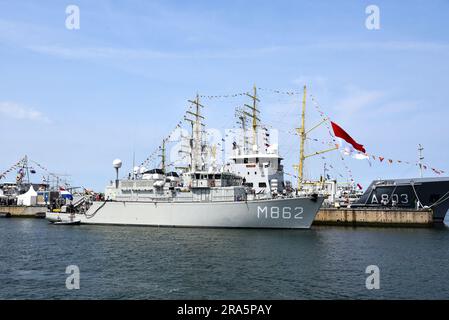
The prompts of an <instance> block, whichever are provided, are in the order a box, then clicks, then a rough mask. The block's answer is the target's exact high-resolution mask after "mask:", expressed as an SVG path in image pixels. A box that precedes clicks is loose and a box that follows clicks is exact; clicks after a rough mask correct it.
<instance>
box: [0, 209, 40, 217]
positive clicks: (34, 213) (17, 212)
mask: <svg viewBox="0 0 449 320" xmlns="http://www.w3.org/2000/svg"><path fill="white" fill-rule="evenodd" d="M46 211H47V207H46V206H30V207H26V206H0V215H2V216H7V217H19V218H36V217H45V212H46Z"/></svg>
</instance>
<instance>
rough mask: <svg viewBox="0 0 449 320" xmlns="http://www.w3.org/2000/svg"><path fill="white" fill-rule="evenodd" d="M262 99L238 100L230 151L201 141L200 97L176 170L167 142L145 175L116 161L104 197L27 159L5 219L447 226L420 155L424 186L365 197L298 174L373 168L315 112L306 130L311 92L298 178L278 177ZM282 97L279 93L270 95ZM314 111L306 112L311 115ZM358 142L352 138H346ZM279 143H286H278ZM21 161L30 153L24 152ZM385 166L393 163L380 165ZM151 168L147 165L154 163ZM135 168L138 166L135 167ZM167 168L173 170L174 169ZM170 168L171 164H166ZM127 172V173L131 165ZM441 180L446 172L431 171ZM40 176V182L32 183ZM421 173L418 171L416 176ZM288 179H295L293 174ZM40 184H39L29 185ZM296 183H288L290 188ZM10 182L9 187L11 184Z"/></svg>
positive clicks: (390, 182) (302, 122) (303, 104)
mask: <svg viewBox="0 0 449 320" xmlns="http://www.w3.org/2000/svg"><path fill="white" fill-rule="evenodd" d="M259 89H260V90H263V88H258V87H256V86H254V87H253V88H252V90H250V91H248V92H244V93H241V94H240V95H242V96H244V97H246V99H247V102H246V103H244V105H243V106H241V107H237V108H235V120H236V123H237V124H238V127H237V128H236V129H237V130H235V133H236V134H235V135H234V136H233V137H232V139H233V140H232V139H231V140H232V141H231V140H230V142H229V141H228V142H227V143H228V144H230V145H231V146H232V147H231V149H232V151H230V152H228V153H227V154H226V155H224V157H225V160H224V161H220V159H222V158H223V154H222V153H223V151H224V144H225V139H222V140H223V142H222V143H216V142H215V143H211V142H210V141H209V139H208V137H207V132H206V125H205V115H204V113H203V111H204V109H207V108H208V106H207V105H206V103H205V102H204V100H206V99H207V96H200V95H196V97H195V99H192V100H189V101H188V103H189V108H188V110H187V111H186V112H185V114H184V116H183V118H182V120H181V121H180V122H179V123H178V125H177V128H180V127H181V124H182V123H183V124H185V125H186V126H187V128H188V130H184V134H181V135H180V141H181V143H180V144H181V147H180V149H179V150H178V155H179V158H180V159H181V160H182V161H180V163H175V161H173V159H168V156H167V148H168V147H167V145H168V144H169V143H170V136H167V137H164V138H163V139H161V141H162V143H161V146H160V147H158V148H157V149H156V150H155V152H153V153H152V155H151V156H150V157H149V158H148V159H147V160H145V161H144V162H142V164H141V165H139V166H136V165H135V164H134V163H133V165H132V170H131V172H127V173H126V174H123V173H122V172H121V171H122V170H123V168H122V166H123V163H122V161H121V160H120V159H116V160H114V161H113V168H114V170H115V173H116V175H115V180H114V181H111V183H110V184H109V185H107V186H106V188H105V190H104V191H101V192H94V191H92V190H89V189H87V188H84V187H73V186H71V185H70V183H68V182H67V181H65V180H66V179H64V175H58V174H55V173H52V172H50V171H49V170H48V169H46V168H45V167H44V166H43V165H41V164H39V163H38V162H35V161H33V160H32V159H29V158H28V156H24V157H23V158H22V159H20V160H19V161H18V162H17V163H16V164H14V165H13V166H11V167H10V168H7V169H6V170H5V171H4V172H3V173H0V174H1V175H0V215H1V216H2V217H37V218H46V219H47V220H48V221H49V222H50V223H52V224H55V225H78V224H101V225H144V226H156V227H207V228H209V227H210V228H262V229H264V228H280V229H309V228H310V227H311V226H312V224H313V225H334V226H385V227H390V226H393V227H436V226H442V225H444V220H445V217H446V213H447V211H448V210H449V178H447V177H433V178H432V177H423V173H422V172H423V169H427V165H426V164H424V163H423V160H424V157H423V155H422V147H421V146H419V159H418V161H417V162H416V167H417V168H418V169H419V172H420V177H417V178H409V179H403V178H402V179H389V178H387V179H378V180H374V181H372V182H371V184H370V185H369V186H368V187H367V188H366V189H365V190H364V191H363V190H362V187H361V186H360V184H357V183H356V182H355V181H354V180H353V179H351V181H345V182H344V183H343V182H340V181H337V179H335V178H331V177H330V176H329V175H328V174H326V165H328V166H332V164H331V163H327V164H325V170H324V172H323V174H322V175H320V176H319V177H318V179H316V180H313V179H310V178H306V177H305V174H304V170H305V169H304V168H305V166H307V164H308V163H309V161H313V159H314V157H319V156H321V155H323V154H327V153H332V152H334V153H339V154H341V155H346V156H350V157H353V158H356V159H360V160H367V161H369V160H370V159H371V158H372V159H376V156H373V155H370V154H369V153H367V151H366V150H365V147H364V146H363V145H362V144H359V143H357V142H356V140H355V139H354V138H352V136H351V135H349V134H348V133H347V132H346V131H345V130H344V129H343V128H342V127H340V125H338V124H336V123H335V122H333V121H331V120H330V118H329V117H328V116H327V115H326V114H325V113H324V112H323V111H320V110H318V111H319V113H320V116H321V120H320V122H319V123H318V124H316V125H308V122H307V121H306V119H307V116H306V111H308V112H309V111H310V110H309V108H308V107H307V106H308V101H307V88H306V86H304V88H303V90H302V91H300V92H297V93H296V96H302V99H298V100H297V102H298V103H297V106H298V109H297V110H298V115H299V116H298V118H297V123H298V127H297V128H287V130H290V132H292V133H293V134H294V135H295V136H296V137H297V148H296V155H297V156H295V159H296V161H297V162H298V163H297V164H295V165H294V168H293V170H294V174H290V173H288V171H290V170H285V169H284V164H283V160H284V159H283V157H282V154H280V151H279V147H280V146H279V144H278V141H272V140H274V139H272V138H271V137H270V134H269V132H268V130H267V128H269V127H270V126H271V125H270V119H269V118H268V119H267V118H266V117H265V116H264V114H263V113H262V112H261V110H260V108H259V104H260V103H261V96H260V94H259ZM276 92H280V91H276ZM310 109H311V108H310ZM323 127H326V128H327V129H328V130H327V131H328V133H329V141H328V142H327V143H323V145H325V147H324V149H323V150H318V151H314V152H313V153H311V154H307V153H306V148H305V146H306V143H308V142H309V141H312V140H313V141H315V142H316V141H318V140H317V139H311V132H312V133H313V132H314V131H315V130H320V128H323ZM352 135H354V136H356V133H352ZM281 143H282V141H281ZM24 152H26V150H24ZM377 158H379V160H380V161H381V162H382V161H390V162H392V161H393V160H390V159H384V158H382V157H377ZM155 159H156V161H153V162H154V166H153V167H149V165H150V161H151V160H155ZM133 161H134V160H133ZM170 161H171V162H170ZM169 162H170V163H169ZM127 165H129V164H127ZM432 170H433V172H435V173H438V175H440V176H441V175H442V174H444V171H442V170H437V169H432ZM37 171H40V174H37ZM417 171H418V170H417ZM290 172H291V171H290ZM39 175H40V176H42V180H41V181H39V182H33V179H34V177H36V176H39ZM287 176H288V177H289V178H292V179H291V180H293V181H291V180H288V179H287ZM7 178H12V182H10V181H8V180H7Z"/></svg>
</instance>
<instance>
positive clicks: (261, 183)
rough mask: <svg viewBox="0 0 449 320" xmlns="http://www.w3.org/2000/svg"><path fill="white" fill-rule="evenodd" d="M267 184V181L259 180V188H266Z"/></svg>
mask: <svg viewBox="0 0 449 320" xmlns="http://www.w3.org/2000/svg"><path fill="white" fill-rule="evenodd" d="M266 187H267V184H266V182H259V188H266Z"/></svg>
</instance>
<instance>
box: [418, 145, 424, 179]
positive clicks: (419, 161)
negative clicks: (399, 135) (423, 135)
mask: <svg viewBox="0 0 449 320" xmlns="http://www.w3.org/2000/svg"><path fill="white" fill-rule="evenodd" d="M423 150H424V148H423V146H422V145H421V143H420V144H418V165H419V176H420V177H421V178H422V177H423V175H422V168H423V163H422V161H423V160H424V156H423V154H422V152H423Z"/></svg>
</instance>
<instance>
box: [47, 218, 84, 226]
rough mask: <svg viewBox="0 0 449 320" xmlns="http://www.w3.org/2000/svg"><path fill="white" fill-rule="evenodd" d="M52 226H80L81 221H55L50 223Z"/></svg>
mask: <svg viewBox="0 0 449 320" xmlns="http://www.w3.org/2000/svg"><path fill="white" fill-rule="evenodd" d="M52 223H53V224H57V225H80V224H81V220H79V219H77V220H73V221H62V220H61V221H56V222H52Z"/></svg>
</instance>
